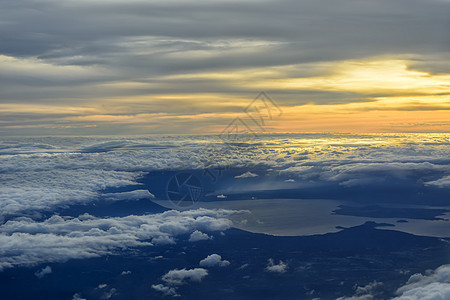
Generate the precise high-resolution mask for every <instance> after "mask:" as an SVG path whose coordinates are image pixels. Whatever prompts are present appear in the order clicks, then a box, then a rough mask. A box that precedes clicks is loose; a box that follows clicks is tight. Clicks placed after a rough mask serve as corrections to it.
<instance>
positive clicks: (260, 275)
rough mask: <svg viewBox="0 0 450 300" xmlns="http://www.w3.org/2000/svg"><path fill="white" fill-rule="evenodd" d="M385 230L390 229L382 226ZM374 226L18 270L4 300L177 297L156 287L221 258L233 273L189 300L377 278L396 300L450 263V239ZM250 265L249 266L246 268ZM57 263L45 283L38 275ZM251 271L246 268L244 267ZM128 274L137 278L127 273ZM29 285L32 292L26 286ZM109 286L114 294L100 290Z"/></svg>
mask: <svg viewBox="0 0 450 300" xmlns="http://www.w3.org/2000/svg"><path fill="white" fill-rule="evenodd" d="M381 225H383V224H381ZM379 226H380V224H377V223H374V222H368V223H365V224H363V225H360V226H356V227H352V228H348V229H344V230H342V231H340V232H337V233H328V234H324V235H314V236H305V237H278V236H270V235H264V234H254V233H249V232H246V231H242V230H238V229H230V230H228V231H226V232H225V235H221V234H220V233H215V234H213V236H214V238H213V240H206V241H200V242H195V243H190V242H188V241H187V240H188V236H179V237H178V241H177V245H168V246H152V247H142V248H136V249H130V250H127V251H124V252H120V253H117V254H118V255H112V256H106V257H101V258H95V259H86V260H70V261H68V262H66V263H50V264H42V265H39V266H34V267H31V268H14V269H8V270H5V271H4V272H1V273H0V299H37V300H38V299H46V300H48V299H72V296H73V295H74V294H75V293H79V294H80V295H81V296H82V297H83V298H87V299H100V298H101V297H102V294H103V293H104V292H105V291H108V290H109V289H111V288H114V289H115V290H116V292H115V293H114V294H113V295H112V296H111V298H110V299H170V297H163V295H162V294H161V293H159V292H157V291H155V290H154V289H152V288H151V285H152V284H159V283H162V282H161V276H162V275H164V274H165V273H167V272H168V271H169V270H172V269H183V268H187V269H191V268H198V267H199V261H200V260H201V259H203V258H205V257H206V256H208V255H210V254H212V253H217V254H219V255H221V256H222V258H223V259H226V260H228V261H230V263H231V264H230V265H229V266H227V267H212V268H208V272H209V275H208V276H206V277H205V278H204V279H203V281H202V282H201V283H190V284H187V285H182V286H180V288H179V289H178V292H179V293H180V294H181V295H182V297H181V299H238V300H239V299H294V298H295V299H313V298H320V299H336V298H338V297H341V296H351V295H353V294H354V292H355V286H356V285H358V286H363V285H366V284H369V283H371V282H373V281H374V280H376V281H378V282H382V283H383V285H382V286H381V287H380V288H379V289H377V291H376V292H375V294H376V297H375V299H389V298H391V297H392V296H393V293H394V291H395V290H396V289H397V288H398V287H399V286H401V285H403V284H404V283H405V282H406V281H407V280H408V278H409V277H410V276H411V275H412V274H414V273H419V272H424V271H425V270H427V269H435V268H437V267H439V266H441V265H443V264H447V263H449V262H450V257H449V256H448V253H449V251H450V244H449V243H448V241H446V240H443V239H439V238H432V237H423V236H415V235H411V234H407V233H403V232H398V231H394V230H382V229H379V228H377V227H379ZM271 258H272V259H274V261H275V263H278V261H279V260H282V261H283V262H285V263H286V264H287V265H288V268H287V271H286V272H285V273H273V272H267V271H266V270H265V268H266V266H267V263H268V259H271ZM246 264H247V266H245V265H246ZM47 265H50V266H51V268H52V270H53V273H52V274H49V275H47V276H45V277H44V278H42V279H38V278H36V276H34V272H36V270H39V269H41V268H43V267H45V266H47ZM242 266H245V267H242ZM123 271H131V273H130V274H127V275H121V273H122V272H123ZM24 282H26V283H27V284H26V288H24V286H23V283H24ZM100 284H107V285H108V286H107V288H99V285H100Z"/></svg>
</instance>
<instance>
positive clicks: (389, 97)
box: [0, 56, 450, 133]
mask: <svg viewBox="0 0 450 300" xmlns="http://www.w3.org/2000/svg"><path fill="white" fill-rule="evenodd" d="M0 60H1V61H2V63H4V66H5V67H6V68H9V70H10V71H11V72H16V71H23V70H27V71H29V73H30V74H31V75H30V76H38V74H39V73H40V72H41V71H40V70H41V69H46V70H47V72H50V73H52V74H61V77H69V78H77V80H78V79H81V78H82V77H83V74H90V75H92V74H94V76H98V75H99V74H101V72H100V69H92V68H91V71H92V70H94V73H89V72H90V70H89V69H86V68H83V67H76V68H72V67H67V66H56V65H49V64H47V63H42V62H40V61H39V60H35V59H25V60H23V61H21V60H20V59H16V58H9V57H6V56H1V57H0ZM411 64H412V61H410V60H401V59H395V58H375V59H370V60H367V59H366V60H344V61H336V62H323V63H316V64H304V65H302V64H300V65H288V66H276V67H269V68H243V69H241V70H233V71H223V72H203V73H201V72H200V73H184V74H178V75H167V76H161V77H158V78H147V79H146V80H141V81H136V82H135V81H120V80H118V81H117V80H113V81H105V82H93V83H92V84H90V85H87V86H86V90H87V91H94V92H96V91H103V90H106V91H108V92H109V93H110V94H111V96H107V97H105V96H102V93H101V92H99V93H98V95H97V94H95V93H94V96H95V97H93V98H92V99H91V100H89V99H87V100H86V99H84V100H83V101H77V99H74V100H70V99H62V100H61V103H53V104H52V103H41V104H31V103H17V104H0V112H3V113H20V114H24V113H26V114H36V115H39V114H42V115H43V116H44V115H45V116H47V117H44V118H46V119H47V118H48V116H49V115H58V114H60V115H66V116H63V117H61V118H60V119H59V120H55V122H56V123H58V122H62V123H63V124H64V125H61V126H68V125H66V124H69V123H70V122H75V123H76V124H84V125H87V126H92V127H95V125H96V124H99V123H103V124H107V123H110V124H116V125H120V124H124V125H130V124H134V125H135V126H142V128H147V127H148V126H150V125H148V124H153V125H151V126H150V127H151V128H154V127H155V126H156V125H155V124H156V123H159V124H160V125H159V127H160V128H164V126H166V127H170V126H175V127H177V126H178V125H177V126H176V125H174V124H176V123H177V122H179V123H180V124H181V125H179V126H181V127H183V128H186V129H187V130H189V131H190V132H196V133H201V132H203V133H215V132H216V133H217V132H220V131H221V130H222V129H223V127H224V126H225V125H226V124H227V123H228V122H229V121H231V120H232V119H233V118H235V117H237V116H239V117H241V118H243V119H245V118H246V115H245V113H243V109H244V108H245V107H246V106H247V105H248V103H249V102H250V101H251V100H252V99H251V98H248V97H247V96H243V95H242V93H226V92H217V93H214V92H202V91H196V92H192V91H186V92H183V90H182V89H181V90H180V91H176V89H177V88H178V87H179V86H183V87H184V86H188V87H189V84H191V83H192V82H194V83H195V82H205V84H216V85H217V86H219V87H220V86H222V87H227V89H229V90H233V89H234V88H235V89H238V90H242V91H247V92H246V93H245V94H246V95H248V94H249V92H248V91H258V90H268V91H270V94H271V95H277V94H280V95H283V94H284V93H286V92H289V93H288V94H287V95H286V94H284V96H283V97H282V100H281V101H279V103H278V105H279V106H280V107H281V109H282V110H283V111H284V115H283V117H282V118H281V119H278V120H274V121H273V122H271V124H270V125H268V128H267V130H272V131H282V132H323V131H326V132H334V131H336V132H395V131H398V132H400V131H408V132H415V131H434V132H442V131H450V127H449V125H448V124H449V123H450V113H449V111H450V96H449V95H450V75H449V74H430V73H427V72H424V71H419V70H414V69H412V68H411V67H410V66H411ZM310 68H313V70H312V71H311V70H310ZM302 70H305V72H304V73H305V74H304V75H302V74H303V71H302ZM44 72H45V71H44ZM99 72H100V73H99ZM158 89H159V90H158ZM155 90H156V91H157V92H155ZM172 90H173V92H171V91H172ZM130 91H132V93H131V94H133V93H136V95H128V94H127V93H129V92H130ZM305 91H309V92H311V91H313V92H327V93H331V94H330V95H328V96H327V97H328V98H327V99H324V100H323V103H321V99H320V98H319V99H311V100H310V101H309V100H308V99H306V102H304V103H303V104H301V105H296V104H295V103H296V102H297V97H298V95H300V94H301V93H302V92H305ZM297 92H298V93H299V94H296V93H297ZM122 93H123V94H124V95H121V94H122ZM333 93H334V94H333ZM339 93H354V94H356V95H361V96H360V99H359V101H354V102H352V100H348V101H346V99H344V100H341V102H338V103H333V102H335V101H333V100H334V99H333V95H339ZM255 95H256V94H255ZM146 124H147V125H148V126H147V125H146ZM167 124H169V125H167ZM14 126H19V125H14ZM23 126H24V127H29V126H30V125H29V124H24V125H23ZM54 126H55V124H50V125H49V127H54ZM79 126H81V125H79ZM179 126H178V128H179Z"/></svg>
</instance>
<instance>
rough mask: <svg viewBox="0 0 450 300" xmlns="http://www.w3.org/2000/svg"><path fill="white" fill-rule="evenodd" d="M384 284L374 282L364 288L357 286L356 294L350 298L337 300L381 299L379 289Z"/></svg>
mask: <svg viewBox="0 0 450 300" xmlns="http://www.w3.org/2000/svg"><path fill="white" fill-rule="evenodd" d="M382 286H383V283H381V282H378V281H373V282H371V283H369V284H366V285H364V286H356V288H355V294H354V295H353V296H350V297H339V298H337V300H375V299H379V289H380V287H382Z"/></svg>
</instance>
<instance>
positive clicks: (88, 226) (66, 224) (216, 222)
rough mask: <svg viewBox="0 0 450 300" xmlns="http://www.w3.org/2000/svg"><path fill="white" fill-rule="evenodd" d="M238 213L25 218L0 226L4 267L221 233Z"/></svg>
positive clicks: (0, 267) (0, 263) (1, 264)
mask: <svg viewBox="0 0 450 300" xmlns="http://www.w3.org/2000/svg"><path fill="white" fill-rule="evenodd" d="M234 213H236V211H229V210H206V209H197V210H189V211H184V212H179V211H167V212H164V213H161V214H155V215H143V216H134V215H131V216H126V217H122V218H97V217H93V216H90V215H88V214H85V215H81V216H79V217H78V218H71V217H61V216H57V215H54V216H52V217H51V218H49V219H47V220H45V221H43V222H37V221H33V220H32V219H30V218H25V217H21V218H18V219H16V220H13V221H8V222H6V223H4V224H3V225H0V258H1V259H0V270H3V269H6V268H11V267H14V266H27V265H35V264H39V263H44V262H63V261H66V260H68V259H73V258H90V257H98V256H101V255H105V254H114V253H115V251H116V250H119V249H124V248H128V247H136V246H149V245H153V244H161V243H167V241H170V242H175V237H176V236H178V235H181V234H189V233H192V232H195V231H196V230H199V231H200V230H201V231H206V232H208V231H222V230H226V229H228V228H229V227H230V226H231V225H232V223H231V221H230V220H229V219H227V217H228V216H230V215H231V214H234Z"/></svg>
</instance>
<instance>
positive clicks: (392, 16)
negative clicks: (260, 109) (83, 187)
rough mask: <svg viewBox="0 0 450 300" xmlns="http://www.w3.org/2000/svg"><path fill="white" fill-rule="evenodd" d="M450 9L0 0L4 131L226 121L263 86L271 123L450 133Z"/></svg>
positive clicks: (348, 2)
mask: <svg viewBox="0 0 450 300" xmlns="http://www.w3.org/2000/svg"><path fill="white" fill-rule="evenodd" d="M449 9H450V2H449V1H448V0H395V1H392V0H389V1H387V0H377V1H372V0H360V1H355V0H333V1H332V0H322V1H317V0H314V1H313V0H295V1H294V0H279V1H274V0H264V1H256V0H244V1H236V0H228V1H224V0H208V1H206V0H168V1H167V0H166V1H162V0H161V1H160V0H156V1H142V0H132V1H117V0H100V1H95V2H93V1H87V0H77V1H75V0H66V1H56V0H37V1H36V0H34V1H33V0H0V41H1V42H0V135H3V136H5V135H115V134H120V135H133V134H136V135H140V134H213V133H219V132H222V131H223V130H224V128H227V126H228V124H230V123H231V122H233V120H235V119H236V118H239V119H240V120H244V122H245V124H249V122H250V123H251V122H252V119H251V118H249V117H250V116H249V114H248V109H247V110H246V108H247V107H248V105H249V104H251V103H252V101H253V99H254V98H255V97H256V96H257V95H258V94H259V93H260V92H262V91H265V92H266V93H267V95H269V96H270V98H271V99H272V100H273V102H270V103H272V104H275V106H274V105H272V108H274V107H276V109H277V110H276V114H273V115H270V118H266V120H267V122H265V123H264V128H261V126H260V128H258V130H261V131H266V132H352V133H363V132H372V133H379V132H449V131H450V122H449V121H450V114H449V109H450V101H449V94H450V52H449V49H450V47H449V46H450V36H449V35H448V30H447V29H448V28H449V25H450V17H449V16H448V11H449ZM246 112H247V113H246ZM265 115H267V112H265ZM267 116H269V115H267ZM251 124H253V123H251ZM253 125H254V124H253ZM253 125H251V126H249V127H252V126H253ZM257 125H258V124H257ZM253 128H254V127H252V130H253Z"/></svg>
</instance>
